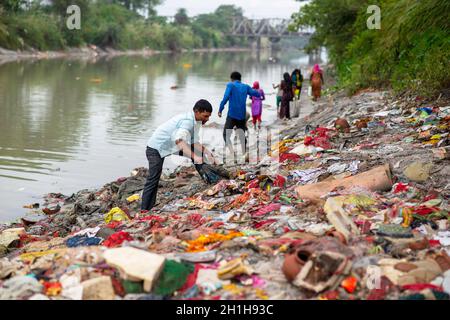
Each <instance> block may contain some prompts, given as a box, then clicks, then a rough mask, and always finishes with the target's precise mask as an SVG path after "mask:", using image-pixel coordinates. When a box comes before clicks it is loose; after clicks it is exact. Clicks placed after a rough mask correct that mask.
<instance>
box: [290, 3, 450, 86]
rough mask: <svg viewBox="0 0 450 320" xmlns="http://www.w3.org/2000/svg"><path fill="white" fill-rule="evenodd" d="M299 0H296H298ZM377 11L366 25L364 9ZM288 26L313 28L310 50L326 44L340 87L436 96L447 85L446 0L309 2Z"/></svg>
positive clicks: (449, 39) (449, 12)
mask: <svg viewBox="0 0 450 320" xmlns="http://www.w3.org/2000/svg"><path fill="white" fill-rule="evenodd" d="M297 1H301V0H297ZM370 5H376V6H378V8H379V9H380V15H381V19H380V29H370V28H368V26H367V20H368V18H369V17H370V13H368V12H367V11H368V7H369V6H370ZM293 18H294V20H295V23H294V24H293V25H292V29H296V28H298V27H300V26H312V27H314V28H315V33H314V35H313V36H312V38H311V39H310V43H309V50H314V49H316V48H318V47H320V46H326V47H327V49H328V53H329V56H330V59H331V62H332V63H333V64H335V66H336V70H337V74H338V78H339V82H340V85H341V86H343V87H346V88H348V89H349V91H350V92H355V91H357V90H358V89H361V88H367V87H391V88H393V89H394V90H396V91H399V92H401V91H405V90H412V91H414V92H418V93H423V94H431V95H433V94H440V93H442V91H443V90H448V88H450V32H449V30H450V1H448V0H426V1H420V0H312V1H310V2H309V3H308V4H306V5H304V6H303V7H302V8H301V9H300V12H298V13H296V14H294V15H293Z"/></svg>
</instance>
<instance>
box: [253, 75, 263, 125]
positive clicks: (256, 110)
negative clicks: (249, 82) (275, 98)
mask: <svg viewBox="0 0 450 320" xmlns="http://www.w3.org/2000/svg"><path fill="white" fill-rule="evenodd" d="M253 89H254V90H256V91H258V92H259V94H260V95H261V97H259V98H257V97H251V99H252V122H253V126H254V128H255V131H256V122H259V123H258V129H260V130H261V115H262V105H263V103H262V102H263V100H266V97H265V95H264V91H263V89H260V87H259V82H258V81H255V82H254V83H253Z"/></svg>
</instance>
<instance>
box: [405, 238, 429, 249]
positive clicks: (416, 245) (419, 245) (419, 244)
mask: <svg viewBox="0 0 450 320" xmlns="http://www.w3.org/2000/svg"><path fill="white" fill-rule="evenodd" d="M429 246H430V243H429V241H428V239H427V238H423V239H422V240H419V241H416V242H412V243H410V244H409V246H408V247H409V248H410V249H411V250H423V249H426V248H428V247H429Z"/></svg>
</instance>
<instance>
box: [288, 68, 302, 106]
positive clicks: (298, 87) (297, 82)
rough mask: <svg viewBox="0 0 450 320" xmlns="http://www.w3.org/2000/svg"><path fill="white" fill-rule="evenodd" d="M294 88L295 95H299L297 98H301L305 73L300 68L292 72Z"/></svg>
mask: <svg viewBox="0 0 450 320" xmlns="http://www.w3.org/2000/svg"><path fill="white" fill-rule="evenodd" d="M291 79H292V89H293V93H294V96H295V97H297V99H298V100H299V99H300V94H301V93H302V85H303V75H302V71H301V70H300V69H295V70H294V71H293V72H292V76H291Z"/></svg>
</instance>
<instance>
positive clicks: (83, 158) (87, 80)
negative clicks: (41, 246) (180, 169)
mask: <svg viewBox="0 0 450 320" xmlns="http://www.w3.org/2000/svg"><path fill="white" fill-rule="evenodd" d="M274 56H275V57H276V58H277V60H276V62H273V61H270V60H271V59H269V57H270V55H269V54H268V53H266V54H265V53H252V52H221V53H186V54H180V55H174V56H173V55H155V56H151V57H136V56H133V57H130V56H121V57H115V58H102V59H97V60H94V61H92V60H74V59H59V60H58V59H51V60H36V61H32V60H25V61H17V62H10V63H5V64H2V65H0V128H1V134H0V221H11V220H13V219H15V218H18V217H19V216H21V215H23V214H24V213H25V212H26V211H27V209H24V208H23V205H26V204H30V203H35V202H41V199H42V196H43V195H44V194H46V193H49V192H61V193H63V194H71V193H73V192H76V191H78V190H81V189H87V188H97V187H100V186H102V185H104V184H105V183H108V182H110V181H113V180H115V179H116V178H118V177H120V176H128V175H129V174H130V171H131V170H132V169H133V168H135V167H140V166H147V162H146V158H145V145H146V142H147V140H148V138H149V137H150V135H151V133H152V132H153V130H154V129H155V128H156V127H157V126H158V125H159V124H161V123H163V122H164V121H165V120H168V119H170V118H171V117H173V116H174V115H176V114H178V113H180V112H186V111H189V110H191V109H192V107H193V105H194V104H195V102H196V101H197V100H199V99H207V100H209V101H210V102H211V104H212V105H213V108H214V112H213V116H212V117H211V120H210V126H209V128H210V130H213V129H215V131H214V132H213V133H212V134H207V135H206V136H207V137H209V138H210V139H209V141H206V142H207V143H209V144H213V143H215V142H213V141H214V139H213V138H218V139H219V140H220V139H221V138H220V137H221V131H220V127H221V126H222V125H223V123H224V121H225V118H222V119H220V118H219V117H218V116H217V110H218V107H219V103H220V101H221V99H222V97H223V93H224V89H225V85H226V83H227V82H228V81H229V75H230V73H231V71H234V70H238V71H240V72H241V73H242V75H243V82H246V83H249V84H252V83H253V81H255V80H258V81H259V82H260V85H261V87H262V88H263V89H264V90H265V91H266V94H267V97H266V101H265V103H266V104H267V106H265V109H264V111H263V126H264V125H266V126H267V125H270V124H271V123H272V122H273V121H274V120H275V118H276V109H275V91H274V90H273V89H272V83H278V82H279V80H280V78H281V75H282V74H283V72H285V71H289V72H291V71H292V70H293V69H294V68H295V67H301V68H302V72H303V73H304V74H307V72H308V68H309V65H310V64H311V62H312V61H311V57H308V56H306V55H304V54H302V53H301V52H300V51H297V50H296V51H287V52H286V51H285V52H282V53H279V54H276V55H274ZM173 86H177V88H176V89H172V88H171V87H173ZM226 111H227V109H226V110H225V112H226ZM211 132H212V131H211ZM206 140H208V139H206ZM216 141H217V140H216ZM173 158H177V157H173ZM176 161H178V160H176V159H174V161H166V164H165V166H167V167H170V166H171V165H172V166H173V164H174V163H175V164H176V163H177V162H176Z"/></svg>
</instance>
